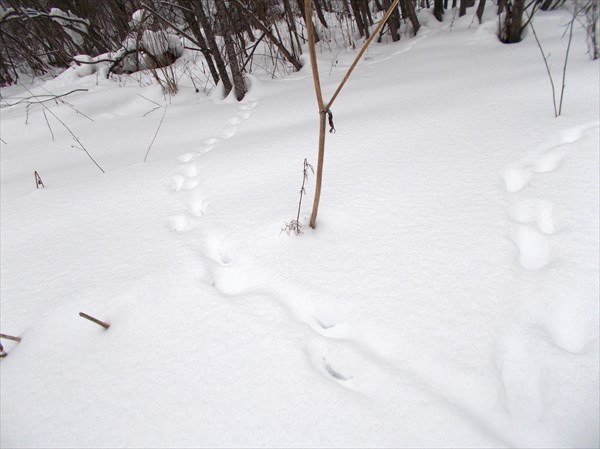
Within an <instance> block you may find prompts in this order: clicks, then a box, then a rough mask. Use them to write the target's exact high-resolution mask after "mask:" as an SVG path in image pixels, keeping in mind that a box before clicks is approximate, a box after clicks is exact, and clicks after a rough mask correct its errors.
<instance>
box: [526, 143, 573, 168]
mask: <svg viewBox="0 0 600 449" xmlns="http://www.w3.org/2000/svg"><path fill="white" fill-rule="evenodd" d="M566 155H567V152H566V151H565V150H563V149H560V148H556V149H554V150H551V151H549V152H548V153H546V154H544V155H543V156H542V157H540V158H539V159H538V160H537V161H536V162H535V164H534V165H533V171H534V172H535V173H549V172H551V171H554V170H556V169H557V168H558V167H559V165H560V163H561V161H562V160H563V159H564V158H565V156H566Z"/></svg>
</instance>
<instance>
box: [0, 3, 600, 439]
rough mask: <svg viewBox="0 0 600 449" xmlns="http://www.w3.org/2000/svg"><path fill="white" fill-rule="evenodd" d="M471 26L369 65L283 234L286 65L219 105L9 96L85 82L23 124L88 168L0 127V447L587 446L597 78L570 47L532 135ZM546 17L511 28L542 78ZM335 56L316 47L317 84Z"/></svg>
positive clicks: (308, 148) (503, 67)
mask: <svg viewBox="0 0 600 449" xmlns="http://www.w3.org/2000/svg"><path fill="white" fill-rule="evenodd" d="M470 12H471V11H470ZM473 13H474V11H472V12H471V14H468V15H467V16H465V17H463V18H460V19H458V18H456V19H455V20H451V18H450V17H447V18H446V20H445V22H444V23H443V24H441V25H440V24H438V23H437V22H436V21H435V19H433V18H432V17H431V16H429V15H428V14H427V13H426V12H422V13H421V22H422V23H423V24H424V26H423V28H422V29H421V30H420V31H419V34H418V36H417V37H415V38H412V39H408V38H407V37H404V38H403V39H402V40H401V41H400V42H399V43H396V44H392V43H387V44H379V45H378V44H374V45H373V46H372V48H370V50H369V51H368V53H367V55H366V57H365V60H364V61H362V62H361V63H360V64H359V66H358V68H357V70H356V72H355V73H354V75H353V77H352V78H351V80H350V81H349V83H348V85H347V86H346V87H345V89H344V91H343V92H342V94H341V95H340V97H339V99H338V100H337V101H336V104H335V106H334V108H333V113H334V116H335V124H336V128H337V133H336V134H332V135H328V136H327V144H326V146H327V150H326V157H325V177H324V189H323V195H322V199H321V210H320V213H319V219H318V226H317V229H316V230H315V231H312V230H310V229H308V228H305V232H304V234H303V235H302V236H300V237H296V236H288V235H287V234H286V233H285V232H284V233H282V232H281V228H282V227H283V226H284V224H285V222H286V221H289V220H291V219H292V218H295V211H296V207H297V200H298V190H299V188H300V185H301V182H302V161H303V160H304V158H305V157H307V158H308V160H309V162H311V163H313V164H315V163H316V142H317V126H318V114H317V111H316V101H315V99H314V93H313V91H312V77H311V74H310V68H309V67H308V66H305V68H304V69H303V70H302V71H301V72H299V73H296V74H293V75H291V76H289V77H286V78H283V79H276V80H273V79H269V78H268V77H264V76H253V77H251V78H250V81H251V90H250V93H249V94H248V96H247V98H246V99H245V100H244V101H242V102H241V103H239V104H238V103H236V102H235V101H231V99H226V100H220V99H219V98H218V96H217V95H216V94H215V92H213V93H212V94H211V95H205V94H204V93H195V92H194V89H193V87H192V86H191V83H189V80H188V79H187V78H186V77H182V78H181V87H180V93H179V94H177V95H175V96H173V97H170V98H167V99H165V98H164V97H163V94H162V92H161V90H160V87H158V86H156V85H147V84H146V83H145V82H138V81H136V77H130V78H127V77H121V78H119V79H115V80H110V81H107V80H103V79H102V77H101V76H96V75H90V76H85V77H79V76H78V75H77V73H76V71H75V70H74V69H71V70H69V71H67V72H66V73H64V74H63V75H61V76H60V77H58V78H56V79H54V80H51V81H48V82H45V83H43V84H42V85H41V86H38V87H36V88H35V92H38V93H43V91H42V89H46V90H48V91H51V92H53V93H56V94H58V93H63V92H67V91H69V90H71V89H75V88H86V89H89V91H88V92H77V93H73V94H71V95H69V96H68V97H66V98H65V100H66V101H68V102H69V103H70V104H72V105H73V107H74V108H76V109H77V110H78V111H80V112H82V113H84V114H86V115H87V116H89V117H90V118H92V119H93V122H92V121H90V120H88V119H86V118H85V117H84V116H83V115H82V114H79V113H78V112H77V111H76V110H74V109H72V108H69V107H68V106H67V105H64V104H58V105H56V104H49V103H48V104H47V105H48V107H50V108H51V109H52V111H53V112H54V113H56V114H57V115H58V116H59V117H60V118H61V119H62V120H63V121H65V123H67V124H69V126H70V127H71V128H72V129H73V131H74V132H75V134H76V135H77V136H78V137H79V139H80V140H81V141H82V142H83V144H84V145H85V146H86V148H87V149H88V150H89V151H90V153H91V154H92V155H93V156H94V157H95V158H96V159H97V160H98V162H99V163H100V164H101V165H102V166H103V168H104V169H105V170H106V171H107V173H106V174H102V173H100V171H99V170H98V169H97V168H96V167H95V166H94V165H93V164H92V162H91V161H90V160H89V159H88V158H87V157H86V155H85V153H83V152H81V151H79V150H77V149H74V148H72V147H71V145H72V144H73V141H72V139H71V137H70V135H69V134H68V133H67V132H66V131H65V130H64V129H62V128H61V127H60V125H59V123H58V122H56V121H55V120H53V118H52V117H51V116H49V115H48V120H49V121H50V123H51V126H52V130H53V133H54V136H55V140H54V141H52V140H51V136H50V131H49V130H48V127H47V125H46V122H45V120H44V116H43V113H42V108H40V107H39V106H35V107H31V108H30V110H29V113H28V114H27V112H26V110H25V108H24V106H23V105H20V106H15V107H11V108H3V109H2V133H1V137H2V139H3V140H4V141H5V142H6V144H5V143H2V144H1V147H0V148H1V162H2V184H1V185H2V190H1V195H2V196H1V200H2V201H1V224H2V226H1V243H2V251H1V312H2V313H1V326H2V332H3V333H7V334H12V335H20V336H21V337H22V338H23V340H22V342H21V343H19V344H18V345H16V344H14V343H11V342H8V341H4V340H3V344H4V346H5V349H6V350H7V351H8V352H9V355H8V357H6V358H5V359H3V360H2V362H1V365H0V366H1V369H0V376H1V378H0V380H1V394H2V400H1V443H2V447H40V446H44V447H130V446H131V447H133V446H135V447H186V446H192V447H200V446H202V447H237V446H271V447H273V446H276V447H315V446H320V447H323V446H327V447H597V446H598V444H599V440H600V437H599V432H598V423H599V412H598V410H599V404H600V399H599V379H598V376H599V356H598V349H599V332H598V319H599V317H598V304H599V280H598V273H599V206H598V204H599V184H600V183H599V174H598V173H599V166H600V163H599V157H598V140H599V138H598V129H599V128H598V127H599V107H598V98H599V97H598V95H599V88H598V85H599V83H598V81H599V80H598V78H599V73H598V62H597V61H596V62H592V61H590V60H589V58H588V56H587V55H586V53H585V51H586V49H585V42H584V34H583V32H582V30H581V29H580V28H578V27H576V30H575V34H574V40H573V43H572V48H571V54H570V59H569V66H568V72H567V87H566V92H565V103H564V113H563V116H561V117H560V118H558V119H556V118H554V116H553V112H552V103H551V93H550V87H549V82H548V79H547V74H546V71H545V68H544V65H543V62H542V60H541V56H540V54H539V49H538V48H537V46H536V44H535V41H534V40H533V38H532V37H531V36H527V38H526V39H525V40H524V41H523V42H522V43H520V44H515V45H510V46H506V45H502V44H500V43H499V42H498V40H497V38H496V36H495V35H494V33H495V30H496V24H497V22H496V19H495V17H494V15H493V11H488V14H489V16H488V17H487V19H488V20H486V21H485V22H484V24H483V25H480V26H477V23H476V20H475V21H473ZM568 18H569V13H568V12H566V11H556V12H547V13H543V14H542V13H540V14H539V15H538V16H537V17H536V30H537V32H538V34H539V36H540V39H541V41H542V44H543V45H544V48H545V51H547V52H548V53H550V55H551V63H552V66H553V73H554V76H555V82H556V80H557V79H560V76H561V70H562V57H563V55H564V51H565V50H566V37H563V36H562V35H563V31H564V25H565V24H566V23H567V22H568ZM354 55H355V51H353V50H350V49H345V50H342V51H341V52H339V53H338V51H337V50H335V51H333V52H330V51H329V49H327V48H322V51H321V53H320V57H319V64H320V69H321V79H322V82H323V84H324V86H325V90H326V91H327V92H333V90H334V89H335V87H336V84H337V83H338V82H339V80H340V79H341V77H342V76H343V73H344V70H345V69H346V68H347V67H348V66H349V65H350V63H351V62H352V59H353V57H354ZM37 84H39V82H38V83H37ZM2 95H3V98H4V99H5V100H6V101H10V98H16V97H19V96H23V95H28V94H27V93H26V92H23V91H22V88H21V87H20V86H16V87H11V88H8V89H3V91H2ZM152 102H157V103H159V104H161V105H162V106H163V108H164V107H166V108H167V110H166V113H165V116H164V121H163V123H162V125H161V128H160V131H159V133H158V135H157V137H156V140H155V142H154V144H153V146H152V148H151V151H150V153H149V156H148V162H147V163H142V160H143V158H144V155H145V154H146V152H147V150H148V147H149V145H150V142H151V141H152V138H153V136H154V134H155V133H156V130H157V127H158V125H159V122H160V120H161V117H162V114H163V110H160V109H158V110H155V111H154V112H151V113H149V114H147V115H146V113H148V112H149V111H150V110H152V109H153V108H155V107H156V105H154V104H153V103H152ZM27 115H28V117H27ZM26 117H27V118H26ZM34 170H37V171H38V172H39V173H40V175H41V177H42V179H43V181H44V184H45V185H46V188H44V189H35V184H34V179H33V172H34ZM313 182H314V178H312V177H311V178H310V180H309V185H310V186H311V187H312V183H313ZM308 190H309V191H308V195H307V197H306V198H305V199H304V203H303V213H302V217H304V222H306V218H305V217H306V216H307V215H308V214H309V212H310V205H311V200H312V188H310V189H308ZM80 311H83V312H86V313H89V314H91V315H93V316H96V317H98V318H100V319H102V320H104V321H107V322H109V323H110V324H111V327H110V329H109V330H108V331H104V330H103V329H102V328H100V327H98V326H96V325H94V324H92V323H90V322H88V321H85V320H83V319H81V318H80V317H79V316H78V313H79V312H80Z"/></svg>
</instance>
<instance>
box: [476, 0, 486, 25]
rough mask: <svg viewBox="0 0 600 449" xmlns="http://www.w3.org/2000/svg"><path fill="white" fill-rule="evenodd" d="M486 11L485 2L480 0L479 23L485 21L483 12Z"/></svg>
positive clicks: (478, 7)
mask: <svg viewBox="0 0 600 449" xmlns="http://www.w3.org/2000/svg"><path fill="white" fill-rule="evenodd" d="M484 10H485V0H479V5H477V19H478V20H479V23H481V21H482V20H483V11H484Z"/></svg>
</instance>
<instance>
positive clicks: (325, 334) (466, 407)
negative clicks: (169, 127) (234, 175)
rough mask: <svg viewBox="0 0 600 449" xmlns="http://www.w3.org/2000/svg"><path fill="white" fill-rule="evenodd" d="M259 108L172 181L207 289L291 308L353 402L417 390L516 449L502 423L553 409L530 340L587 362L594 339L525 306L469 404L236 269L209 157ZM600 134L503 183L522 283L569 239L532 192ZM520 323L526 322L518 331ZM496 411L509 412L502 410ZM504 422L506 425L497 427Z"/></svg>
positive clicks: (312, 302)
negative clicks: (215, 204)
mask: <svg viewBox="0 0 600 449" xmlns="http://www.w3.org/2000/svg"><path fill="white" fill-rule="evenodd" d="M257 106H258V102H257V101H256V100H255V99H252V98H251V97H250V98H249V99H246V100H245V101H243V102H242V103H240V104H239V105H238V110H237V112H236V114H235V115H234V116H233V117H231V118H230V119H229V120H227V121H226V122H225V125H224V127H223V128H222V129H221V130H220V131H219V132H218V133H217V134H216V135H215V136H213V137H211V138H209V139H207V140H206V141H205V142H204V144H203V145H201V146H200V147H199V148H198V149H197V150H196V151H194V152H190V153H187V154H184V155H182V156H180V157H179V158H178V160H179V163H180V164H179V166H178V168H177V173H176V174H174V175H173V176H172V178H171V187H172V189H173V191H174V192H175V196H176V203H177V204H178V210H177V211H176V213H174V214H173V215H172V216H170V217H169V219H168V226H169V227H170V229H171V230H172V231H174V232H177V233H184V234H185V233H190V232H193V235H194V241H195V242H196V243H195V245H196V246H198V244H197V242H198V239H199V241H200V244H199V247H200V248H199V254H200V256H199V257H200V258H201V259H202V263H203V265H204V268H205V271H206V275H205V276H204V277H203V281H204V282H205V283H206V284H207V285H209V286H210V287H212V288H214V289H216V290H217V291H218V292H219V293H220V294H222V295H223V296H224V297H227V298H232V299H240V298H244V299H248V300H253V299H254V300H256V301H268V302H269V304H271V303H272V304H273V305H274V306H275V307H283V309H284V310H285V312H286V314H287V315H288V316H289V318H290V322H291V323H292V325H293V326H296V327H297V328H298V329H301V330H302V331H301V334H300V335H302V338H301V342H300V343H301V345H302V347H303V349H304V350H305V352H306V359H307V361H308V362H309V363H310V364H311V366H312V367H313V368H314V370H315V371H316V372H317V373H319V374H320V375H322V376H323V378H324V379H325V381H326V382H332V383H333V384H336V385H338V386H339V387H340V388H343V389H344V390H346V391H348V393H349V394H359V395H365V396H370V397H378V398H387V397H389V396H393V397H394V398H395V399H394V400H396V399H397V400H398V401H402V398H403V396H404V394H405V393H406V391H407V390H411V391H414V392H417V393H416V394H419V395H422V396H424V397H426V398H427V400H429V401H435V402H440V403H443V404H445V406H446V407H447V408H449V409H452V410H453V411H454V412H456V414H457V415H459V416H461V417H462V418H464V420H465V421H467V422H471V423H473V424H475V425H476V427H478V428H483V429H486V430H487V433H488V435H491V436H493V437H494V438H496V439H497V440H498V441H499V442H502V443H504V444H508V445H510V444H512V442H510V441H509V442H507V441H505V438H504V435H505V431H504V430H503V427H502V426H499V425H497V423H498V422H504V423H511V425H514V426H517V427H523V428H529V427H534V426H535V425H536V423H537V422H539V420H541V419H542V418H543V414H544V410H546V409H547V408H548V407H547V404H546V401H547V400H548V399H547V398H545V397H544V395H543V391H544V389H543V388H542V384H544V382H545V376H548V374H546V373H544V372H543V369H542V367H540V366H538V365H537V364H536V360H535V357H534V355H535V351H536V348H535V347H533V346H532V345H533V343H531V342H532V341H534V340H535V339H531V338H529V337H531V335H530V334H528V332H530V329H534V332H537V331H538V330H539V332H540V333H546V334H547V335H549V338H548V340H549V341H550V342H551V343H552V344H554V345H555V346H556V347H557V348H559V350H561V351H566V352H568V353H570V354H578V353H582V352H583V351H585V348H586V347H587V344H588V343H589V341H590V339H592V338H593V335H592V333H591V332H589V331H588V329H586V328H585V327H584V326H580V327H578V320H577V319H573V320H571V321H568V320H567V321H565V320H563V321H560V322H559V323H558V324H555V323H553V322H552V320H548V319H546V318H542V319H540V322H530V321H531V316H532V314H531V313H527V312H526V311H525V308H527V307H531V305H526V304H525V305H523V306H522V307H523V310H524V311H525V313H519V307H521V306H520V305H519V306H517V307H516V309H517V311H516V312H515V313H516V315H517V316H516V320H515V321H516V322H517V323H516V324H515V327H514V328H511V329H510V331H509V332H507V333H506V335H500V336H499V338H498V341H497V342H496V343H497V344H496V347H495V348H493V349H490V351H491V354H490V355H491V357H490V359H491V360H490V361H486V362H487V363H491V369H492V370H495V371H496V373H497V376H495V377H494V376H492V377H485V376H482V380H481V382H482V385H483V386H482V388H481V391H482V392H483V393H482V395H483V396H486V397H484V398H481V397H480V398H477V399H473V398H469V397H468V395H464V394H462V393H461V391H460V388H458V387H457V388H456V389H452V388H449V387H448V385H444V384H443V380H442V379H443V376H441V375H439V374H436V373H429V372H426V371H424V370H423V369H422V368H419V365H418V364H417V363H416V362H415V361H411V360H404V359H402V360H400V359H399V355H398V354H393V353H389V352H388V350H387V349H386V348H387V346H386V345H385V344H383V342H382V341H380V340H378V338H379V337H377V336H375V335H372V333H371V332H369V331H368V330H366V329H362V328H360V323H348V322H344V321H343V320H341V319H339V318H338V314H336V311H335V310H333V309H332V308H331V306H330V305H328V301H327V300H326V298H322V294H321V293H320V292H311V291H308V290H305V289H300V290H299V289H298V288H296V287H295V286H291V285H288V284H287V283H286V281H285V280H282V279H277V278H275V277H274V275H272V274H270V273H269V272H268V270H263V271H266V272H263V271H260V272H259V271H257V270H260V267H259V266H258V265H259V264H258V262H257V261H253V260H251V259H248V257H251V256H248V255H246V256H245V257H246V259H244V260H243V261H241V260H239V259H238V254H239V248H236V247H235V243H233V242H231V241H229V240H228V239H227V237H226V236H225V235H224V232H223V231H222V230H220V229H216V228H215V227H214V226H211V225H210V220H207V217H208V216H210V213H211V198H210V196H209V194H208V192H207V191H206V190H205V188H204V186H203V163H202V162H203V160H202V156H203V155H204V154H205V153H207V152H209V151H212V150H215V149H217V148H218V147H219V145H220V144H221V143H222V142H224V141H225V140H227V139H230V138H231V137H233V136H234V135H235V134H236V132H237V130H238V129H239V127H241V126H243V125H244V123H245V122H246V120H248V119H249V118H250V117H251V115H252V113H253V111H254V110H255V108H256V107H257ZM597 131H598V123H597V122H594V123H590V124H586V125H583V126H579V127H574V128H569V129H566V130H563V131H562V132H558V133H557V134H556V135H555V136H553V137H552V138H551V139H550V140H548V141H546V142H543V143H542V144H541V145H540V146H538V147H537V148H535V149H534V150H532V151H529V152H526V153H525V155H524V156H522V157H521V158H520V159H518V160H517V161H515V162H514V163H513V164H511V165H510V166H509V167H508V168H507V169H506V170H505V171H504V172H502V173H501V175H502V178H503V180H504V188H505V190H506V198H507V205H508V210H507V213H508V216H509V217H510V219H511V221H510V225H509V226H510V229H509V230H508V234H509V238H510V239H511V241H512V242H513V243H514V247H515V252H516V257H515V270H516V271H517V272H518V274H519V275H522V276H525V277H527V276H536V275H537V274H539V273H542V272H544V271H545V270H549V269H550V268H551V267H552V265H553V263H555V262H556V261H558V260H560V258H561V257H562V255H561V254H560V251H559V250H558V249H557V248H555V245H554V238H556V237H557V236H558V235H560V233H561V232H562V229H561V223H560V221H557V220H556V208H557V206H556V204H555V202H553V200H552V199H551V198H546V197H544V196H543V195H540V192H539V191H536V193H537V196H535V197H532V196H531V194H530V192H528V190H529V188H530V186H531V184H532V182H533V181H534V180H535V179H536V177H539V176H548V175H551V174H552V173H553V172H555V171H556V170H558V169H559V168H560V167H561V164H562V163H563V162H564V161H566V160H568V158H569V157H576V155H575V154H572V153H571V151H570V148H569V146H570V145H571V144H573V143H575V142H577V141H579V140H580V139H582V138H584V137H586V136H587V135H588V133H591V132H597ZM274 232H277V230H274ZM498 238H502V236H498ZM254 265H256V266H254ZM248 270H249V271H248ZM257 273H258V274H259V276H256V275H257ZM539 301H541V304H538V303H536V304H535V305H534V306H535V307H538V306H540V307H543V308H545V312H544V314H543V316H544V317H548V316H552V315H553V314H554V315H560V314H561V313H563V311H564V308H561V307H563V306H560V305H557V304H554V303H552V304H543V301H544V299H543V298H542V299H540V300H539ZM553 308H557V310H556V311H554V310H553ZM559 309H560V310H559ZM521 316H522V317H525V318H522V320H521V322H519V319H520V317H521ZM533 316H535V314H533ZM528 320H529V321H528ZM565 335H566V336H567V337H565ZM573 335H575V337H573ZM523 337H526V338H523ZM497 402H498V403H500V404H501V406H502V407H501V408H497V407H496V403H497ZM499 410H500V411H499ZM498 414H502V416H503V418H504V420H502V419H500V420H499V419H498Z"/></svg>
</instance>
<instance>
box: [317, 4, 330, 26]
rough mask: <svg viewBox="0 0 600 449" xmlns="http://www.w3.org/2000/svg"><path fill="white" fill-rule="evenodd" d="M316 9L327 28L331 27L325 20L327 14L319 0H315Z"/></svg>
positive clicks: (322, 23)
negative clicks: (324, 12)
mask: <svg viewBox="0 0 600 449" xmlns="http://www.w3.org/2000/svg"><path fill="white" fill-rule="evenodd" d="M315 10H316V11H317V17H318V18H319V22H321V25H323V26H324V27H325V28H329V26H328V25H327V21H326V20H325V16H324V15H323V9H322V8H321V3H320V2H319V0H315Z"/></svg>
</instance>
